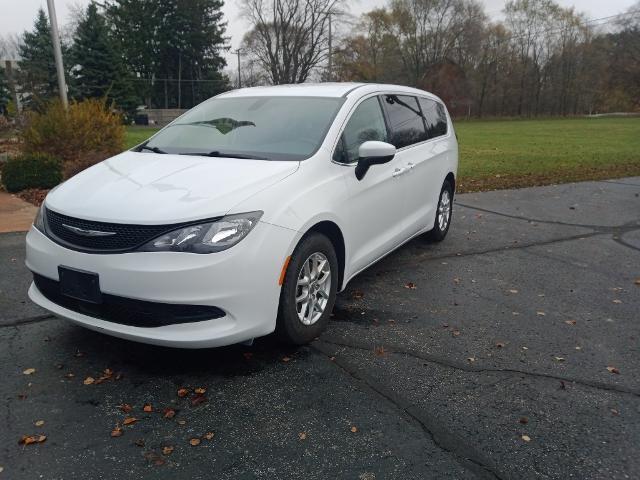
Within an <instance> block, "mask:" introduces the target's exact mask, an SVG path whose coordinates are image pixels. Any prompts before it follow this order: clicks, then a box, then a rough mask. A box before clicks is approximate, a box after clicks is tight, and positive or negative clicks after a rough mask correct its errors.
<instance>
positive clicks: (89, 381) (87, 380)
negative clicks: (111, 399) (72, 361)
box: [82, 377, 96, 385]
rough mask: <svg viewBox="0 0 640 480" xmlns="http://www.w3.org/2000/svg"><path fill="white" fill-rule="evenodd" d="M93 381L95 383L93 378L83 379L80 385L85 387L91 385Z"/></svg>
mask: <svg viewBox="0 0 640 480" xmlns="http://www.w3.org/2000/svg"><path fill="white" fill-rule="evenodd" d="M95 381H96V379H95V378H93V377H87V378H85V379H84V380H83V381H82V383H84V384H85V385H91V384H93V383H94V382H95Z"/></svg>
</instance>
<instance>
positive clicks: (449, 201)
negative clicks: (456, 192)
mask: <svg viewBox="0 0 640 480" xmlns="http://www.w3.org/2000/svg"><path fill="white" fill-rule="evenodd" d="M452 214H453V186H452V185H451V182H449V180H445V181H444V183H443V184H442V190H440V196H439V197H438V208H437V210H436V219H435V221H434V223H433V229H431V230H430V231H429V232H428V233H427V238H428V239H429V240H431V241H433V242H441V241H442V240H444V237H446V236H447V232H448V231H449V226H450V225H451V217H452Z"/></svg>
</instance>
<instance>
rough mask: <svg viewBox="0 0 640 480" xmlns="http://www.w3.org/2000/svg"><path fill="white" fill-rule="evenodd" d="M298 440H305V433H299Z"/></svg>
mask: <svg viewBox="0 0 640 480" xmlns="http://www.w3.org/2000/svg"><path fill="white" fill-rule="evenodd" d="M298 438H299V439H300V440H306V439H307V432H300V433H299V434H298Z"/></svg>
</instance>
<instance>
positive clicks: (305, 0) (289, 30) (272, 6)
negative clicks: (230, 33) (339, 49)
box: [243, 0, 344, 84]
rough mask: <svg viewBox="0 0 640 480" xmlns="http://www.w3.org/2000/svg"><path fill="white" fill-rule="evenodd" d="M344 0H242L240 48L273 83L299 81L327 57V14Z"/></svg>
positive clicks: (336, 9) (337, 10)
mask: <svg viewBox="0 0 640 480" xmlns="http://www.w3.org/2000/svg"><path fill="white" fill-rule="evenodd" d="M343 1H344V0H243V14H244V16H245V17H246V18H247V19H248V20H249V22H250V24H251V26H252V28H251V30H250V31H249V32H248V33H247V34H246V35H245V38H244V41H243V44H244V45H243V48H245V49H246V51H247V52H248V54H249V55H252V56H253V57H254V58H255V59H256V61H257V62H258V63H259V64H260V66H261V67H262V68H263V69H264V71H265V73H266V75H267V77H268V78H269V80H270V82H271V83H273V84H284V83H302V82H304V81H306V80H307V79H308V78H309V75H310V74H311V72H312V71H313V70H314V69H315V68H316V67H318V66H319V65H321V64H322V63H323V62H324V61H325V60H327V58H328V54H329V22H330V16H331V15H334V14H336V13H338V12H339V11H340V7H341V6H342V3H343Z"/></svg>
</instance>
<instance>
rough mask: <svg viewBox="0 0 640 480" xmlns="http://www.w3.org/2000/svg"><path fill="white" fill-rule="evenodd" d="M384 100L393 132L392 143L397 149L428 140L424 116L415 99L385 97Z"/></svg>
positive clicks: (405, 96)
mask: <svg viewBox="0 0 640 480" xmlns="http://www.w3.org/2000/svg"><path fill="white" fill-rule="evenodd" d="M382 98H383V102H382V103H383V104H384V109H385V111H386V113H387V118H388V120H389V129H390V130H391V139H390V143H392V144H393V145H394V146H395V147H396V148H402V147H407V146H409V145H413V144H414V143H418V142H424V141H425V140H426V139H427V134H426V132H425V128H424V123H423V121H422V114H421V112H420V107H419V106H418V101H417V99H416V98H415V97H410V96H407V95H384V96H383V97H382Z"/></svg>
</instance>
